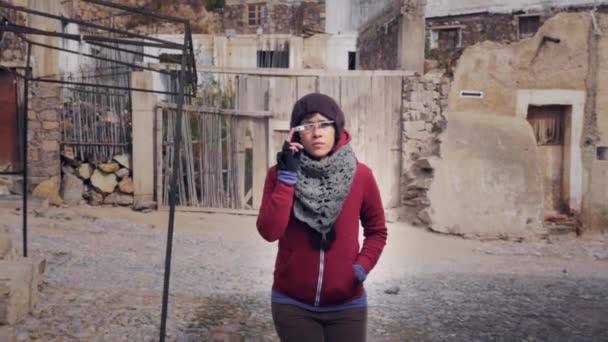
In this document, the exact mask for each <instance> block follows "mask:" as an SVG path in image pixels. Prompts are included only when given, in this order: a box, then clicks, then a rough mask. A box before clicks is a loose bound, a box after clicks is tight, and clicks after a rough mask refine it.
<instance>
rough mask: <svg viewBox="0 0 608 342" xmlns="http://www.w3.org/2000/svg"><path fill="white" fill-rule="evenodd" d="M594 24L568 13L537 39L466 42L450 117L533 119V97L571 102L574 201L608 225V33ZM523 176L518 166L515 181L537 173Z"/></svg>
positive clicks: (593, 225)
mask: <svg viewBox="0 0 608 342" xmlns="http://www.w3.org/2000/svg"><path fill="white" fill-rule="evenodd" d="M598 18H599V20H600V23H601V29H602V31H605V30H607V29H608V20H607V19H606V18H607V15H605V14H598ZM592 30H593V27H592V24H591V16H590V15H589V13H562V14H558V15H556V16H555V17H553V18H551V19H549V20H548V21H547V22H546V23H545V24H544V25H543V26H542V27H541V28H540V30H539V32H538V33H537V35H536V36H535V37H534V38H532V39H528V40H524V41H521V42H518V43H514V44H510V45H500V44H496V43H490V42H485V43H481V44H477V45H475V46H473V47H470V48H468V49H466V50H465V52H464V53H463V55H462V57H461V58H460V60H459V62H458V68H457V70H456V73H455V75H454V81H453V85H452V89H451V92H450V97H449V104H448V107H449V111H450V113H454V114H451V116H450V117H449V118H448V127H450V124H451V121H452V120H453V119H455V117H456V116H457V115H458V113H459V112H476V113H480V114H479V115H480V116H482V117H484V116H485V117H491V118H492V120H499V119H500V117H510V118H515V120H517V121H519V122H521V123H522V125H523V126H522V127H526V125H525V124H524V123H525V118H526V115H527V106H528V105H551V104H555V105H566V106H569V108H571V114H570V116H569V122H568V123H567V124H568V125H569V127H570V133H571V134H572V136H571V139H570V142H569V143H568V145H567V146H565V149H566V150H565V151H566V152H567V157H568V158H569V160H568V161H565V167H564V172H565V173H564V176H565V177H568V180H569V184H568V185H567V186H568V192H567V197H568V198H567V201H568V203H569V205H570V209H571V210H572V211H573V212H574V213H579V214H580V217H581V220H582V221H583V229H584V230H587V231H598V230H605V229H606V227H608V225H607V219H606V213H607V212H608V204H607V203H608V202H606V198H605V194H606V189H607V188H606V183H605V179H606V178H605V175H606V172H608V171H607V170H608V163H606V161H602V160H597V156H596V154H597V148H598V147H601V146H606V145H607V144H608V143H607V142H606V137H607V134H608V133H607V132H608V127H607V125H606V121H607V119H606V115H607V113H608V100H607V95H606V94H608V82H606V79H608V77H607V75H608V74H607V73H608V71H607V70H608V68H606V67H605V65H606V60H607V59H608V49H607V48H606V46H608V43H606V42H607V41H608V39H607V38H605V36H593V35H591V32H592ZM543 36H551V37H558V38H560V43H559V44H556V43H551V42H543V40H542V37H543ZM594 37H595V38H594ZM594 40H595V41H596V43H594ZM556 70H559V72H556ZM463 90H477V91H482V92H483V97H482V98H463V97H461V96H460V92H461V91H463ZM449 144H450V143H449V142H445V143H444V144H442V146H441V148H442V151H443V150H444V148H453V147H451V146H449ZM505 146H508V145H506V144H505ZM480 148H481V146H480ZM522 176H523V174H522V173H516V172H515V171H513V173H512V174H511V177H512V179H513V180H512V181H514V182H519V183H520V184H524V183H525V182H527V181H529V180H522V179H521V177H522ZM495 195H496V196H504V195H505V193H504V192H495ZM486 200H490V199H486ZM497 214H498V213H497ZM471 229H472V228H471ZM513 229H514V230H517V229H522V227H514V228H513Z"/></svg>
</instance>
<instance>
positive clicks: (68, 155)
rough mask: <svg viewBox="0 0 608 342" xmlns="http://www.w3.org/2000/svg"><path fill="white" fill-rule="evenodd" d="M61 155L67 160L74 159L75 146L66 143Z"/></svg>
mask: <svg viewBox="0 0 608 342" xmlns="http://www.w3.org/2000/svg"><path fill="white" fill-rule="evenodd" d="M61 156H62V157H64V158H65V159H67V160H74V147H73V146H71V145H65V146H64V147H63V151H62V152H61Z"/></svg>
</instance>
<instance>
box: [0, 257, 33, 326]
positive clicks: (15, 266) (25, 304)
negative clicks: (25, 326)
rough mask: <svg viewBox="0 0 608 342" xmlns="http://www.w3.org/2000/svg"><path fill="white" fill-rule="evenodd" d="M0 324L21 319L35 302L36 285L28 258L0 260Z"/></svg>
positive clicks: (12, 322) (16, 321)
mask: <svg viewBox="0 0 608 342" xmlns="http://www.w3.org/2000/svg"><path fill="white" fill-rule="evenodd" d="M0 274H2V277H0V294H1V295H0V307H2V308H3V309H2V310H0V324H9V325H14V324H16V323H19V322H20V321H22V320H23V319H24V318H25V317H26V316H27V314H28V313H29V312H30V308H31V307H33V304H34V302H35V297H34V295H35V293H34V294H33V293H32V291H35V292H37V291H38V286H37V283H36V282H35V280H34V267H33V264H32V263H31V261H30V260H19V261H4V260H3V261H0Z"/></svg>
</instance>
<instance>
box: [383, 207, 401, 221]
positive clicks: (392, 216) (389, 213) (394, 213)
mask: <svg viewBox="0 0 608 342" xmlns="http://www.w3.org/2000/svg"><path fill="white" fill-rule="evenodd" d="M384 216H385V217H386V222H388V223H393V222H397V221H399V216H400V214H399V210H398V209H388V210H385V211H384Z"/></svg>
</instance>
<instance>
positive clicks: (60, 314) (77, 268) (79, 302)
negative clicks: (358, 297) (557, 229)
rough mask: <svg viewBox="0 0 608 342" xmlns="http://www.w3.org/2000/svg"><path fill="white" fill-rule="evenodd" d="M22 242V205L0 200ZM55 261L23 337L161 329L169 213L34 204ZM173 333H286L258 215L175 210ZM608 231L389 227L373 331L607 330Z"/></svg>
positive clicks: (590, 337) (552, 333)
mask: <svg viewBox="0 0 608 342" xmlns="http://www.w3.org/2000/svg"><path fill="white" fill-rule="evenodd" d="M0 217H2V220H1V221H0V222H1V223H0V230H4V231H8V232H10V233H11V234H12V236H13V237H14V238H15V242H16V246H20V243H18V242H19V241H20V240H19V239H20V235H19V234H20V219H21V218H20V213H19V212H18V211H15V210H9V209H1V208H0ZM30 218H31V219H30V223H31V224H30V234H29V236H30V247H29V248H30V254H32V255H39V256H44V257H45V258H46V259H47V263H48V264H47V275H46V282H45V285H44V286H43V288H42V290H41V293H40V295H39V300H38V304H37V306H36V309H35V311H34V312H33V313H32V315H30V317H28V318H27V319H26V320H25V321H24V322H22V323H21V324H20V325H19V326H17V331H18V340H19V341H155V340H158V330H159V321H160V307H161V289H162V280H163V279H162V277H163V265H164V251H165V238H166V230H165V229H164V227H165V225H166V219H167V214H166V213H159V212H154V213H150V214H141V213H135V212H132V211H130V210H127V209H121V208H101V209H99V208H75V209H48V210H44V211H36V212H32V214H31V216H30ZM176 227H177V230H176V232H175V243H174V259H173V263H172V265H173V266H172V270H173V272H172V276H171V293H172V295H171V297H170V311H169V321H168V340H169V341H213V340H215V341H278V339H277V338H276V336H275V333H274V329H273V326H272V321H271V317H270V313H269V311H270V310H269V309H270V303H269V289H270V285H271V277H272V267H273V262H274V255H275V253H276V247H275V245H273V244H269V243H267V242H265V241H263V240H262V239H261V238H260V237H259V236H258V235H257V232H256V231H255V228H254V227H255V218H253V217H245V216H222V215H209V214H195V213H178V220H177V223H176ZM606 255H608V239H607V238H606V237H605V236H602V235H596V236H588V237H584V238H575V237H562V238H559V239H558V238H555V239H552V240H550V241H538V242H522V243H511V242H503V241H495V242H483V243H482V242H478V241H470V240H462V239H459V238H454V237H446V236H441V235H437V234H432V233H427V232H423V231H421V230H419V229H415V228H412V227H409V226H406V225H402V224H391V225H390V226H389V243H388V245H387V248H386V249H385V252H384V254H383V256H382V258H381V261H380V263H379V264H378V265H377V267H376V269H374V271H373V273H372V274H371V275H370V277H369V278H368V280H367V281H366V282H367V284H366V288H367V291H368V296H369V302H370V308H369V326H368V337H369V338H368V340H369V341H606V340H608V285H607V284H608V259H607V258H606Z"/></svg>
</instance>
